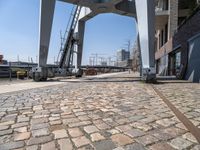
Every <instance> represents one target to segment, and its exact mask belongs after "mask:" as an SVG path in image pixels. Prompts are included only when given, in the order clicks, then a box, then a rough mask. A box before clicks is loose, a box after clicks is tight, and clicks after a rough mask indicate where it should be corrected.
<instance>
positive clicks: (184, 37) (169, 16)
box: [155, 0, 200, 82]
mask: <svg viewBox="0 0 200 150" xmlns="http://www.w3.org/2000/svg"><path fill="white" fill-rule="evenodd" d="M199 24H200V16H199V4H198V1H197V0H190V1H189V0H157V1H156V41H155V43H156V48H155V51H156V52H155V57H156V67H157V73H158V74H160V75H176V76H177V77H179V78H180V79H187V80H188V79H189V80H191V81H194V82H197V81H199V80H198V79H195V80H193V79H191V75H188V73H187V72H188V70H191V66H192V65H191V64H190V61H193V60H194V58H189V55H188V54H189V48H190V45H191V44H190V41H191V40H192V38H195V37H196V38H197V39H198V34H199V33H200V26H199ZM193 43H194V42H193ZM196 43H198V42H196ZM195 62H198V61H197V60H195ZM199 65H200V62H199ZM190 72H191V71H190ZM195 72H196V71H195ZM199 76H200V73H199ZM196 78H198V77H196Z"/></svg>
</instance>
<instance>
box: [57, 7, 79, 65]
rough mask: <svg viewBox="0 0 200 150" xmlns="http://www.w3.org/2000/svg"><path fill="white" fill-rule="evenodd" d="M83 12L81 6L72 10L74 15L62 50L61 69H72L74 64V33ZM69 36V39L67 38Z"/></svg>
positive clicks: (69, 23) (70, 20)
mask: <svg viewBox="0 0 200 150" xmlns="http://www.w3.org/2000/svg"><path fill="white" fill-rule="evenodd" d="M80 12H81V6H75V8H74V9H73V10H72V15H71V17H70V19H69V22H68V26H67V29H66V32H65V35H64V39H66V40H65V44H64V47H62V48H61V52H60V53H61V57H60V61H59V68H66V69H67V68H70V67H71V66H70V65H71V64H72V63H73V54H74V51H73V47H74V44H75V42H76V40H75V39H74V32H75V28H76V25H77V23H78V20H79V15H80ZM66 34H67V38H65V37H66Z"/></svg>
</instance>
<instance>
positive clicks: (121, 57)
mask: <svg viewBox="0 0 200 150" xmlns="http://www.w3.org/2000/svg"><path fill="white" fill-rule="evenodd" d="M128 59H130V52H129V51H126V50H125V49H121V50H118V51H117V61H118V62H120V61H125V60H128Z"/></svg>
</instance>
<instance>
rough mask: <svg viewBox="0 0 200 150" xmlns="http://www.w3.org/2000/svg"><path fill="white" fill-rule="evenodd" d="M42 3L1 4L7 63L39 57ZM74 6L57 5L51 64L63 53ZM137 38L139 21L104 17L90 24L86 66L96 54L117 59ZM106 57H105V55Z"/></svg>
mask: <svg viewBox="0 0 200 150" xmlns="http://www.w3.org/2000/svg"><path fill="white" fill-rule="evenodd" d="M39 1H40V0H0V54H3V55H4V57H5V59H7V60H10V61H16V60H17V56H18V55H19V58H20V60H21V61H28V57H32V58H33V60H34V61H35V60H36V56H37V55H38V35H39V33H38V28H39ZM71 9H72V5H70V4H67V3H63V2H59V1H57V3H56V9H55V14H54V23H53V29H52V36H51V43H50V50H49V57H48V62H49V63H53V61H54V57H57V55H58V52H59V49H60V31H61V30H62V31H65V27H66V25H67V22H68V19H69V15H70V12H71ZM135 38H136V27H135V20H134V19H133V18H130V17H124V16H119V15H115V14H101V15H98V16H96V17H95V18H93V19H91V20H89V21H88V22H87V24H86V30H85V40H84V53H83V64H88V60H89V57H90V56H91V54H92V53H100V54H106V55H107V56H114V55H116V51H117V50H118V49H120V48H122V47H124V46H125V44H126V41H127V40H128V39H130V40H131V41H132V43H133V42H134V40H135ZM104 56H105V55H104Z"/></svg>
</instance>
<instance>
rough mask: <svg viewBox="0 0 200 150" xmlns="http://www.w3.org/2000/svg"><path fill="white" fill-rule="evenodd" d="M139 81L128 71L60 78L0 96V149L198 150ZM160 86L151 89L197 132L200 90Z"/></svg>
mask: <svg viewBox="0 0 200 150" xmlns="http://www.w3.org/2000/svg"><path fill="white" fill-rule="evenodd" d="M138 79H139V78H138V75H136V74H128V73H126V72H124V73H116V74H111V75H110V76H109V74H106V75H105V77H103V78H101V77H94V78H93V77H91V78H90V77H84V78H80V79H72V80H73V82H70V80H71V79H59V80H60V81H61V82H60V83H59V84H53V83H54V82H52V83H51V82H50V81H49V82H47V83H49V84H52V85H51V86H45V87H41V88H33V89H27V90H26V92H24V91H17V92H10V93H2V94H0V150H4V149H15V150H46V149H49V150H51V149H52V150H54V149H55V150H177V149H188V150H189V149H191V150H199V149H200V147H199V145H200V144H199V143H198V141H197V140H196V139H195V137H194V136H193V135H192V133H191V132H190V131H189V130H188V129H187V128H186V127H185V126H184V125H183V123H182V122H181V121H180V120H179V119H178V118H177V117H176V116H175V114H174V113H173V112H172V111H171V110H170V108H169V107H168V106H167V105H166V104H165V103H164V102H163V100H162V99H161V98H160V97H159V96H158V95H157V94H156V93H155V91H154V90H153V89H152V87H151V86H150V85H148V84H145V83H143V82H140V81H138ZM62 80H64V82H62ZM52 81H54V79H52ZM21 82H24V81H21ZM159 82H160V81H159ZM161 82H163V84H156V85H154V86H155V87H156V88H157V89H158V90H159V91H161V92H162V93H163V94H164V96H165V97H166V98H167V99H168V100H169V101H170V102H171V103H172V104H173V105H175V106H176V107H177V108H178V109H179V110H180V111H181V112H182V113H183V114H184V115H185V116H186V117H188V119H189V120H190V121H191V122H192V123H193V124H194V125H195V126H197V127H199V128H200V109H199V108H200V102H199V101H198V99H199V97H200V92H199V91H200V85H199V84H193V83H184V82H183V83H179V82H178V83H174V82H175V81H173V82H172V81H167V83H165V82H166V81H161ZM45 83H46V82H44V84H45ZM31 84H32V85H34V84H37V83H34V82H31ZM39 84H40V83H39ZM177 89H179V90H177Z"/></svg>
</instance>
